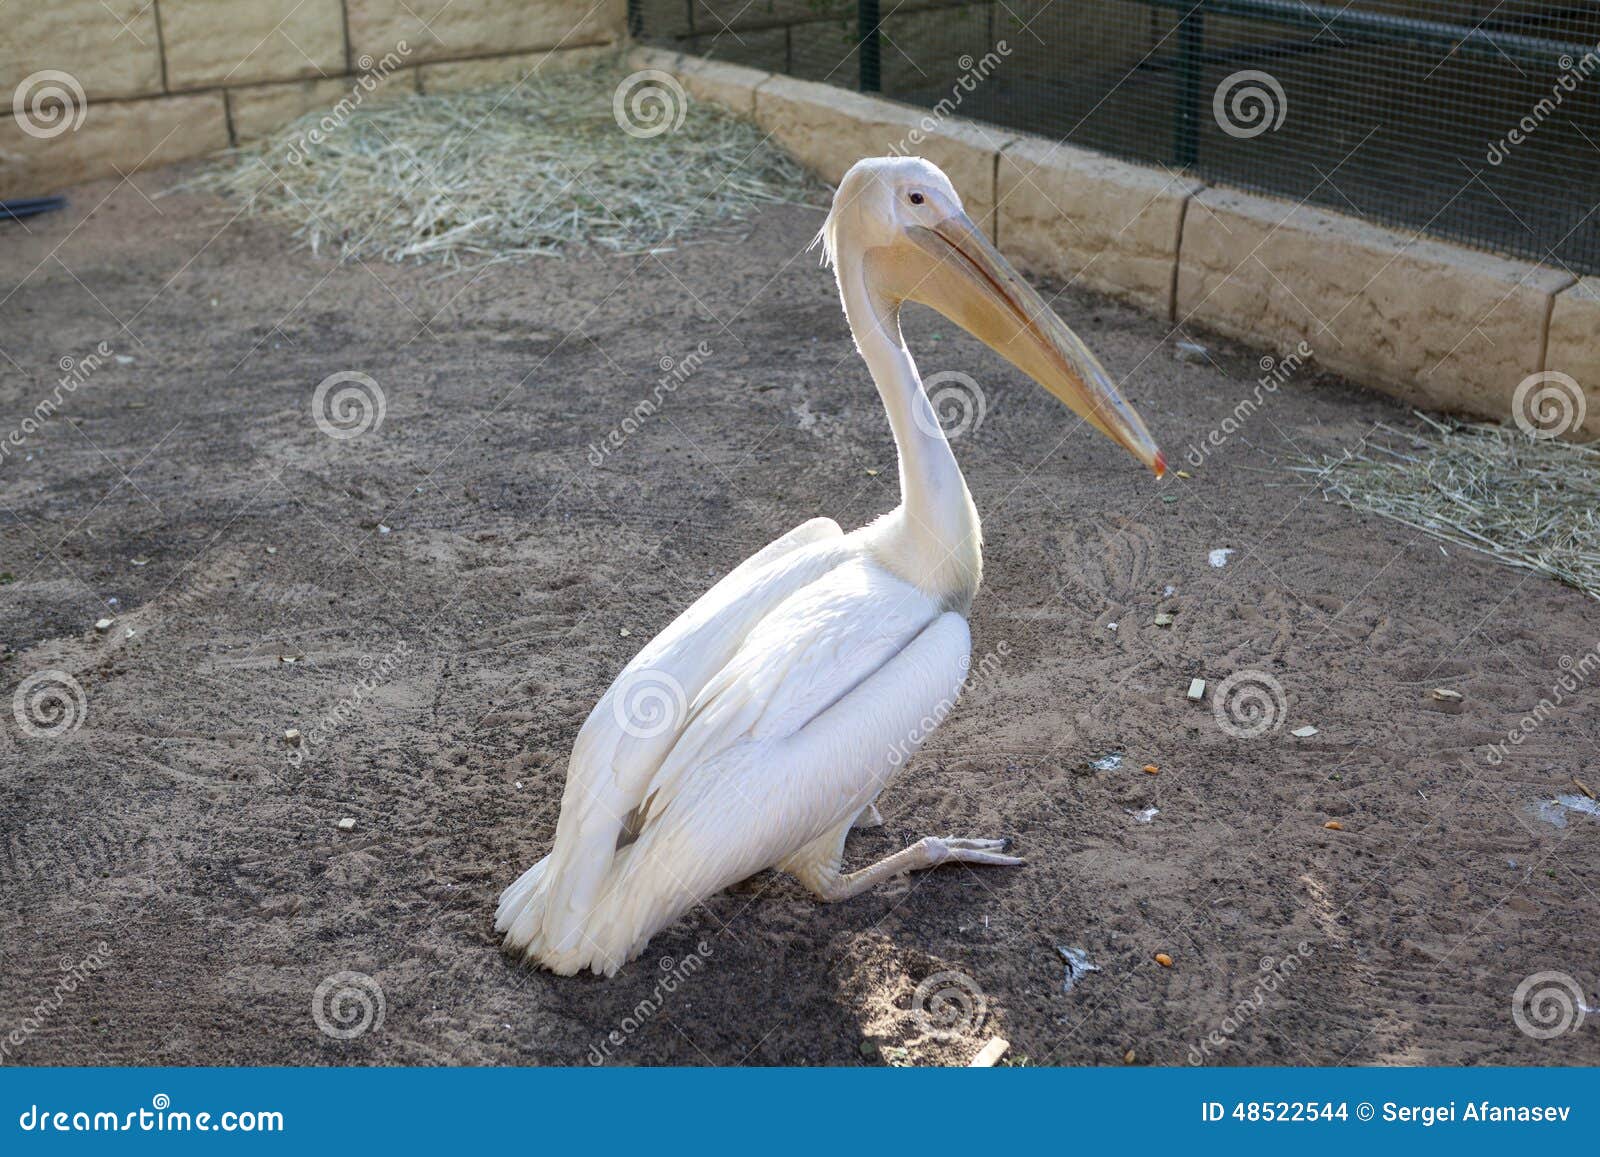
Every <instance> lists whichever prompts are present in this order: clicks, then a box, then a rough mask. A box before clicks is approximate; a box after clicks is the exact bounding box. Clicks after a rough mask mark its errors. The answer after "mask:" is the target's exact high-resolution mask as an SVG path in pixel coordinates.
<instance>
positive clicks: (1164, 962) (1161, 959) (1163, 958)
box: [1156, 952, 1172, 968]
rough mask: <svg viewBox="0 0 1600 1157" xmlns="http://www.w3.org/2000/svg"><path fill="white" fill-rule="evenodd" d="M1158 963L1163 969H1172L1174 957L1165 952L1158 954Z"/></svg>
mask: <svg viewBox="0 0 1600 1157" xmlns="http://www.w3.org/2000/svg"><path fill="white" fill-rule="evenodd" d="M1156 963H1157V964H1159V965H1161V967H1162V968H1171V967H1172V957H1170V956H1168V955H1167V954H1166V953H1165V952H1157V953H1156Z"/></svg>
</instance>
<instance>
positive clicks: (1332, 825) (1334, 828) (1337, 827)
mask: <svg viewBox="0 0 1600 1157" xmlns="http://www.w3.org/2000/svg"><path fill="white" fill-rule="evenodd" d="M1322 826H1323V827H1325V828H1327V829H1328V830H1329V831H1330V832H1342V831H1344V825H1343V824H1342V823H1340V822H1339V821H1338V820H1329V821H1328V822H1327V823H1325V824H1323V825H1322Z"/></svg>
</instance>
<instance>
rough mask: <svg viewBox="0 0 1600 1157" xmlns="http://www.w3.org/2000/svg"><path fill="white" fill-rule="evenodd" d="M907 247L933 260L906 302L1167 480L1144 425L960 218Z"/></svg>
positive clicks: (1068, 333)
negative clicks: (928, 310)
mask: <svg viewBox="0 0 1600 1157" xmlns="http://www.w3.org/2000/svg"><path fill="white" fill-rule="evenodd" d="M908 232H909V234H910V237H911V240H912V241H913V242H914V243H915V244H916V245H917V246H918V247H919V248H920V249H922V250H923V251H924V252H925V253H927V254H928V256H930V257H932V258H933V260H934V269H933V271H932V272H931V273H929V274H928V275H927V276H925V277H924V278H922V280H921V281H920V283H919V284H918V285H917V287H916V289H915V290H913V291H912V293H911V294H910V299H911V300H913V301H917V302H920V303H921V304H923V305H927V306H931V307H932V308H934V309H936V310H938V311H939V312H940V313H942V314H944V315H945V317H947V318H949V319H950V320H951V321H953V322H955V324H957V325H959V326H960V327H961V328H962V329H964V330H966V331H967V332H968V333H970V334H972V335H973V336H974V337H976V338H979V339H981V340H982V341H983V342H985V343H986V344H987V345H988V346H989V347H990V348H991V349H993V350H994V351H995V352H996V353H998V354H1000V355H1001V356H1002V357H1004V358H1005V359H1006V360H1007V361H1009V362H1010V363H1011V364H1012V365H1014V366H1016V367H1017V368H1018V369H1019V370H1021V371H1022V372H1023V373H1025V374H1027V375H1028V376H1029V377H1030V378H1032V379H1033V380H1034V381H1036V382H1038V383H1039V384H1040V385H1041V386H1043V387H1044V388H1045V389H1047V390H1049V391H1050V392H1051V393H1052V394H1054V395H1055V396H1056V397H1058V398H1060V399H1061V400H1062V401H1063V402H1065V403H1066V404H1067V405H1068V406H1069V407H1070V408H1071V409H1072V411H1073V413H1075V414H1077V415H1079V416H1080V417H1082V418H1083V419H1084V420H1085V421H1087V422H1089V423H1090V424H1092V425H1093V426H1094V427H1095V428H1096V429H1098V430H1099V431H1100V432H1101V433H1103V434H1105V435H1106V436H1107V437H1108V438H1110V439H1111V440H1112V441H1114V442H1116V443H1117V445H1119V446H1121V447H1122V448H1123V449H1125V450H1127V451H1128V453H1130V454H1132V455H1133V456H1134V457H1135V458H1137V459H1138V460H1139V461H1141V462H1143V463H1144V464H1145V465H1146V466H1148V467H1149V468H1150V469H1151V470H1154V471H1155V474H1156V477H1157V478H1160V477H1161V476H1162V475H1163V474H1164V473H1166V469H1167V463H1166V459H1164V458H1163V457H1162V456H1161V451H1160V449H1159V448H1158V447H1157V446H1156V444H1155V440H1154V439H1152V438H1151V437H1150V431H1148V430H1146V429H1145V426H1144V421H1143V420H1142V419H1141V418H1140V417H1139V415H1138V414H1137V413H1135V412H1134V409H1133V407H1132V406H1130V405H1128V403H1127V402H1126V401H1124V400H1123V398H1122V395H1121V394H1119V393H1118V392H1117V386H1116V383H1115V382H1113V381H1112V380H1111V375H1110V374H1109V373H1107V372H1106V368H1105V367H1104V366H1102V365H1101V364H1100V359H1099V358H1097V357H1095V356H1094V354H1093V353H1091V352H1090V351H1089V347H1088V346H1086V345H1084V344H1083V341H1082V339H1081V338H1079V337H1078V335H1077V334H1075V333H1073V332H1072V330H1071V329H1069V328H1068V327H1067V323H1066V322H1064V321H1062V320H1061V319H1060V318H1059V317H1057V316H1056V315H1055V312H1054V311H1053V310H1051V308H1050V307H1049V306H1048V305H1047V304H1045V301H1044V299H1043V298H1041V297H1040V296H1039V294H1038V293H1037V292H1036V291H1035V290H1034V288H1033V287H1032V286H1031V285H1029V284H1028V283H1027V282H1026V281H1024V280H1023V279H1022V278H1021V276H1020V275H1018V273H1017V271H1016V270H1015V269H1013V268H1012V267H1011V263H1010V262H1009V261H1007V260H1006V259H1005V258H1004V257H1002V256H1001V255H1000V251H999V250H998V249H996V248H995V247H994V246H993V245H991V244H990V243H989V239H988V238H987V237H985V236H984V235H983V234H982V233H980V232H979V231H978V228H977V226H975V225H973V223H972V221H971V220H970V219H968V217H967V215H966V214H965V213H961V212H957V213H955V214H953V215H952V216H950V217H947V218H945V219H944V220H943V221H941V222H940V223H939V224H937V225H935V226H932V227H931V228H930V227H925V226H920V225H919V226H912V227H911V228H910V229H909V230H908Z"/></svg>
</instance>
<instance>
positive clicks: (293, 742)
mask: <svg viewBox="0 0 1600 1157" xmlns="http://www.w3.org/2000/svg"><path fill="white" fill-rule="evenodd" d="M301 738H302V736H301V734H300V729H299V728H298V727H291V728H289V730H287V731H285V732H284V733H283V741H284V742H285V743H287V744H288V745H289V746H290V747H299V746H300V740H301Z"/></svg>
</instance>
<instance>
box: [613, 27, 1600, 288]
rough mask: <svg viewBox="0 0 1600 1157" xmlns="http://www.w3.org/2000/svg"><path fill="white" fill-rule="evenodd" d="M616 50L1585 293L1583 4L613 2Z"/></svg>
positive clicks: (1588, 48) (1586, 56)
mask: <svg viewBox="0 0 1600 1157" xmlns="http://www.w3.org/2000/svg"><path fill="white" fill-rule="evenodd" d="M631 14H632V19H633V22H634V30H635V35H637V36H638V37H640V38H641V39H643V40H645V41H647V42H652V43H658V44H662V45H665V46H668V47H672V48H675V49H678V50H681V51H687V52H693V53H696V54H698V55H702V56H708V57H712V58H717V59H723V60H728V61H732V62H736V63H740V64H749V65H753V66H755V67H758V68H763V69H768V70H771V71H775V72H783V73H788V74H791V75H793V76H798V77H802V78H805V79H810V80H820V81H826V82H828V83H831V84H837V85H841V86H844V87H848V88H857V89H862V90H865V91H877V92H881V93H882V94H883V95H885V96H889V97H894V98H896V99H899V100H902V101H906V102H908V103H911V104H916V105H921V106H924V107H929V108H938V109H941V110H943V111H946V112H949V111H955V112H958V113H959V114H960V115H962V116H970V117H976V118H978V119H980V120H987V121H990V122H993V123H995V124H999V125H1004V126H1007V127H1010V128H1016V129H1022V130H1025V131H1028V132H1031V133H1036V134H1040V135H1043V136H1046V137H1049V138H1052V139H1055V140H1061V141H1065V142H1068V143H1070V144H1072V145H1076V146H1080V147H1083V148H1089V149H1096V150H1099V151H1101V152H1106V153H1111V154H1114V155H1117V156H1123V157H1128V158H1131V159H1133V160H1138V161H1142V162H1146V163H1149V164H1154V165H1163V166H1167V167H1169V168H1172V169H1173V170H1179V169H1182V170H1188V171H1192V172H1194V173H1196V174H1198V175H1199V176H1201V177H1204V178H1208V179H1211V180H1216V181H1220V182H1224V183H1227V184H1231V185H1236V186H1240V187H1243V188H1247V189H1255V190H1259V191H1262V192H1267V193H1272V194H1276V195H1278V196H1283V197H1288V198H1291V199H1293V200H1296V201H1301V200H1303V201H1307V202H1310V203H1313V204H1319V205H1326V206H1328V207H1329V208H1332V209H1337V210H1339V211H1341V212H1344V213H1351V214H1355V215H1357V216H1361V217H1366V218H1369V219H1372V220H1375V221H1380V222H1384V223H1389V224H1394V225H1401V226H1410V227H1414V228H1417V229H1420V230H1423V231H1425V232H1427V233H1431V234H1434V235H1437V236H1441V237H1450V238H1454V239H1457V240H1460V241H1464V242H1468V243H1471V244H1476V245H1480V246H1483V247H1485V248H1489V249H1497V250H1502V251H1508V252H1512V253H1517V254H1522V255H1525V256H1529V257H1533V258H1537V259H1541V260H1547V261H1551V262H1554V263H1559V264H1560V265H1564V266H1566V267H1567V268H1568V269H1570V270H1572V271H1573V272H1575V273H1600V211H1597V209H1600V3H1596V2H1595V0H1585V2H1582V3H1559V2H1553V0H1350V2H1349V3H1344V2H1343V0H1329V2H1327V3H1321V2H1314V0H1034V2H1030V0H992V2H988V3H962V2H956V0H881V2H879V0H633V6H632V9H631Z"/></svg>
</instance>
